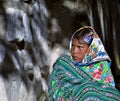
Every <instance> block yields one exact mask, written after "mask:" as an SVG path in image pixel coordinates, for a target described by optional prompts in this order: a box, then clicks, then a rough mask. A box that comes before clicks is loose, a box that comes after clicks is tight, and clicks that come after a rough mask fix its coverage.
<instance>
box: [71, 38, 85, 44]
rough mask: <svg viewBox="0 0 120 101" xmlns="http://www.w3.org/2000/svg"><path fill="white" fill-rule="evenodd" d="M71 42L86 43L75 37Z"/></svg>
mask: <svg viewBox="0 0 120 101" xmlns="http://www.w3.org/2000/svg"><path fill="white" fill-rule="evenodd" d="M72 42H73V43H79V44H87V43H86V42H85V41H84V39H79V40H78V39H76V38H73V40H72Z"/></svg>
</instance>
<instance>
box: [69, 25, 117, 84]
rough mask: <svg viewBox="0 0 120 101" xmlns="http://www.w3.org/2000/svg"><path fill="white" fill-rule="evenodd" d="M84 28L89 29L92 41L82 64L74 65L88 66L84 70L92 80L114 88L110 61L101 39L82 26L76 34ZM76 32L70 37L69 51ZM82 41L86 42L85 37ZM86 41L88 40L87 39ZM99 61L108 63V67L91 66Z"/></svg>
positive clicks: (102, 65) (103, 65)
mask: <svg viewBox="0 0 120 101" xmlns="http://www.w3.org/2000/svg"><path fill="white" fill-rule="evenodd" d="M84 28H89V29H91V31H92V32H93V33H92V34H91V36H92V38H93V40H92V42H91V44H90V45H89V48H88V51H87V53H86V54H85V57H84V59H83V60H82V62H80V63H75V64H77V65H79V66H82V65H86V66H87V65H88V68H84V70H85V71H86V72H88V73H89V74H90V76H91V77H92V78H93V79H94V80H97V81H100V82H103V83H109V84H110V85H112V86H115V83H114V78H113V76H112V73H111V70H110V69H109V68H110V64H111V59H110V57H109V56H108V54H107V52H106V50H105V48H104V46H103V43H102V41H101V39H100V38H99V36H98V34H97V33H96V32H95V30H94V29H93V28H92V27H90V26H84V27H82V28H80V29H78V30H77V31H76V32H78V31H80V30H82V29H84ZM76 32H75V33H74V34H73V35H72V37H71V41H70V49H71V45H72V39H73V37H74V35H75V34H76ZM88 34H89V33H88ZM83 39H84V40H85V41H86V40H87V37H85V38H83ZM88 40H89V38H88ZM100 61H108V62H109V65H107V64H104V63H101V64H100V65H97V66H93V65H92V64H94V63H97V62H100ZM105 65H106V66H105Z"/></svg>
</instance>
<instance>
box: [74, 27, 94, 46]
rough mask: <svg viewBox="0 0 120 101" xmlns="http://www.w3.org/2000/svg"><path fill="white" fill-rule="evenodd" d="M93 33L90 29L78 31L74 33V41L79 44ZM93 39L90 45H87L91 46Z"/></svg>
mask: <svg viewBox="0 0 120 101" xmlns="http://www.w3.org/2000/svg"><path fill="white" fill-rule="evenodd" d="M91 32H92V33H93V31H92V29H90V28H83V29H80V30H77V31H76V32H75V33H74V36H73V39H74V38H75V39H77V40H79V42H80V43H81V40H84V37H85V36H86V35H88V34H89V33H91ZM88 37H89V36H88ZM92 39H93V38H91V40H90V42H89V43H87V42H86V43H87V44H88V45H89V44H90V43H91V42H92Z"/></svg>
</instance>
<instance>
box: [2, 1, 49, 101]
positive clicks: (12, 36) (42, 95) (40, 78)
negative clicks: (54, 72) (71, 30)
mask: <svg viewBox="0 0 120 101" xmlns="http://www.w3.org/2000/svg"><path fill="white" fill-rule="evenodd" d="M0 2H1V5H2V6H1V8H2V9H3V11H1V13H2V14H1V19H0V20H1V22H2V24H3V25H1V31H0V32H1V33H0V36H1V39H0V82H1V83H0V85H1V88H0V91H1V92H2V93H0V99H1V100H0V101H46V100H47V89H48V87H47V79H48V75H49V58H50V51H51V50H50V49H49V47H48V41H47V40H46V35H47V17H48V14H47V9H46V7H45V4H44V1H42V0H35V1H34V0H23V1H20V0H9V1H8V0H4V1H0Z"/></svg>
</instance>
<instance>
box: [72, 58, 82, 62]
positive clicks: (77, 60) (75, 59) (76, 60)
mask: <svg viewBox="0 0 120 101" xmlns="http://www.w3.org/2000/svg"><path fill="white" fill-rule="evenodd" d="M73 59H74V61H75V62H80V61H81V60H79V59H77V58H73Z"/></svg>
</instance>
